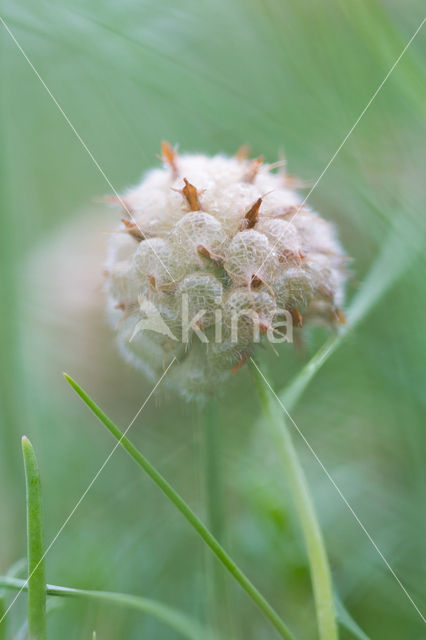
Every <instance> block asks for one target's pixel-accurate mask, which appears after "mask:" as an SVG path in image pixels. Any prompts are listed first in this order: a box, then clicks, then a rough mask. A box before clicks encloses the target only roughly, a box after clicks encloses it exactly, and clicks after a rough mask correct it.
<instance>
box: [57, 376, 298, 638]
mask: <svg viewBox="0 0 426 640" xmlns="http://www.w3.org/2000/svg"><path fill="white" fill-rule="evenodd" d="M64 375H65V378H66V380H67V381H68V382H69V384H70V385H71V386H72V388H73V389H74V390H75V391H76V393H77V394H78V395H79V396H80V398H81V399H82V400H83V402H85V404H87V406H88V407H89V409H91V411H92V412H93V413H94V414H95V416H96V417H97V418H98V419H99V420H100V421H101V422H102V424H104V425H105V427H106V428H107V429H108V431H110V433H111V434H112V435H113V436H114V437H115V438H116V439H117V441H118V443H119V444H120V445H121V446H122V447H123V449H124V450H125V451H127V453H128V454H129V455H130V456H131V457H132V458H133V459H134V460H135V462H136V463H137V464H138V465H139V466H140V467H141V468H142V469H143V470H144V471H145V473H146V474H147V475H148V476H149V477H150V478H151V479H152V480H153V481H154V482H155V484H156V485H157V486H158V487H159V488H160V489H161V491H162V492H163V493H164V494H165V496H166V497H167V498H168V499H169V500H170V501H171V502H172V503H173V504H174V505H175V507H176V508H177V509H178V510H179V511H180V512H181V513H182V515H183V516H184V517H185V519H186V520H187V521H188V522H189V524H190V525H191V526H192V528H193V529H194V530H195V531H196V532H197V533H198V535H199V536H200V537H201V539H202V540H203V541H204V542H205V543H206V544H207V545H208V546H209V547H210V549H211V550H212V552H213V553H214V554H215V556H216V557H217V558H218V559H219V560H220V561H221V563H222V564H223V565H224V567H225V568H226V569H227V570H228V571H229V573H230V574H231V575H232V576H233V577H234V578H235V580H236V581H237V582H238V584H239V585H240V586H241V587H242V588H243V589H244V591H245V592H246V593H247V594H248V595H249V597H250V598H251V599H252V600H253V602H255V604H256V605H257V606H258V607H259V609H260V610H261V611H262V613H263V614H264V616H265V617H266V618H267V619H268V620H269V621H270V622H271V624H272V625H273V626H274V627H275V629H276V630H277V631H278V633H279V634H280V636H281V637H282V638H285V639H286V640H294V635H293V634H292V632H291V631H290V630H289V628H288V627H287V625H286V624H285V622H284V621H283V620H282V619H281V618H280V616H279V615H278V613H277V612H276V611H275V609H274V608H273V607H272V606H271V605H270V604H269V602H268V601H267V600H266V599H265V598H264V596H263V595H262V594H261V593H260V592H259V591H258V589H257V588H256V587H255V586H254V584H253V583H252V582H251V581H250V580H249V579H248V578H247V576H246V575H245V574H244V573H243V572H242V571H241V569H240V568H239V567H238V566H237V564H236V563H235V562H234V560H233V559H232V558H231V556H230V555H229V554H228V553H227V552H226V551H225V549H224V548H223V547H222V545H221V544H220V543H219V542H218V541H217V540H216V538H215V537H214V536H213V535H212V533H211V532H210V531H209V529H207V527H206V526H205V525H204V524H203V523H202V522H201V520H200V519H199V518H198V516H196V515H195V513H194V512H193V511H192V509H191V508H190V507H189V505H188V504H187V503H186V502H185V500H183V498H182V497H181V496H180V495H179V494H178V493H177V492H176V491H175V490H174V489H173V487H172V486H171V485H170V484H169V483H168V482H167V480H166V479H165V478H164V477H163V476H162V475H161V474H160V473H159V472H158V471H157V469H156V468H155V467H154V466H153V465H152V464H151V463H150V462H149V461H148V460H147V459H146V458H145V456H144V455H143V454H142V453H141V452H140V451H139V450H138V449H137V448H136V447H135V445H133V444H132V443H131V442H130V440H128V439H127V438H126V437H125V436H124V434H123V433H122V432H121V431H120V429H119V428H118V427H117V426H116V425H115V424H114V423H113V422H112V421H111V420H110V419H109V418H108V417H107V416H106V415H105V414H104V413H103V411H102V410H101V409H100V407H98V405H97V404H96V403H95V402H94V401H93V400H92V399H91V398H90V397H89V396H88V395H87V393H86V392H85V391H84V390H83V389H82V388H81V387H80V386H79V385H78V384H77V382H75V380H73V379H72V378H70V376H68V375H67V374H64Z"/></svg>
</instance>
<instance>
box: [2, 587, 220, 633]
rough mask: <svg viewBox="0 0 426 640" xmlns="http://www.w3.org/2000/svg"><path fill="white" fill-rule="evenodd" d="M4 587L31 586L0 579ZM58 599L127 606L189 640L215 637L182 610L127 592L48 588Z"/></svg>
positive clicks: (25, 588)
mask: <svg viewBox="0 0 426 640" xmlns="http://www.w3.org/2000/svg"><path fill="white" fill-rule="evenodd" d="M0 586H1V587H3V588H5V589H17V590H18V589H23V590H27V589H28V586H27V585H26V583H25V580H19V579H17V578H8V577H7V576H4V577H0ZM46 594H47V595H49V596H58V597H71V598H80V599H83V600H84V599H86V600H87V599H89V600H98V601H101V602H105V603H108V604H112V605H116V606H120V607H126V608H128V609H134V610H136V611H141V612H142V613H145V614H148V615H151V616H153V617H154V618H157V619H158V620H160V621H161V622H163V623H164V624H165V625H168V626H169V627H171V628H172V629H174V630H175V631H178V632H179V633H181V634H182V635H183V636H185V637H186V638H188V639H189V640H200V638H206V639H208V638H212V635H211V633H210V631H209V630H207V629H206V628H205V627H203V626H202V625H201V624H199V623H197V622H195V621H194V620H191V618H189V617H188V616H186V615H184V614H183V613H181V612H180V611H177V610H176V609H173V608H172V607H169V606H167V605H164V604H162V603H160V602H157V601H155V600H151V599H148V598H142V597H140V596H134V595H130V594H127V593H115V592H111V591H91V590H90V589H71V588H68V587H60V586H56V585H51V584H47V585H45V595H46Z"/></svg>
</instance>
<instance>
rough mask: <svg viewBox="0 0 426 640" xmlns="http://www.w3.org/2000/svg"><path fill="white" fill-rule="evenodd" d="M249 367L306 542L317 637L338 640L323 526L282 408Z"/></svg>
mask: <svg viewBox="0 0 426 640" xmlns="http://www.w3.org/2000/svg"><path fill="white" fill-rule="evenodd" d="M250 364H251V368H252V371H253V374H254V379H255V385H256V388H257V391H258V394H259V399H260V402H261V405H262V409H263V413H264V417H265V418H266V420H267V422H268V424H269V426H270V427H271V431H272V434H273V437H274V440H275V442H276V446H277V451H278V452H279V455H280V457H281V460H282V463H283V469H284V471H285V473H286V476H287V479H288V484H289V487H290V491H291V494H292V498H293V501H294V503H295V507H296V511H297V514H298V517H299V522H300V526H301V529H302V533H303V537H304V539H305V544H306V548H307V552H308V558H309V566H310V570H311V579H312V585H313V591H314V597H315V606H316V610H317V621H318V632H319V634H318V635H319V638H320V640H337V638H338V629H337V620H336V612H335V609H334V597H333V585H332V579H331V571H330V566H329V563H328V558H327V552H326V549H325V544H324V540H323V537H322V532H321V527H320V524H319V522H318V519H317V516H316V513H315V508H314V505H313V502H312V498H311V495H310V492H309V488H308V484H307V481H306V478H305V474H304V472H303V469H302V466H301V464H300V462H299V459H298V457H297V453H296V450H295V448H294V445H293V442H292V439H291V435H290V432H289V430H288V428H287V424H286V420H285V417H284V414H283V412H282V410H281V407H280V406H279V404H278V401H277V399H276V398H275V397H274V395H273V393H272V391H271V390H270V389H269V387H268V385H267V383H266V381H265V378H264V377H263V374H262V373H261V371H260V369H259V368H258V367H257V365H256V364H255V363H254V362H253V360H252V361H251V363H250Z"/></svg>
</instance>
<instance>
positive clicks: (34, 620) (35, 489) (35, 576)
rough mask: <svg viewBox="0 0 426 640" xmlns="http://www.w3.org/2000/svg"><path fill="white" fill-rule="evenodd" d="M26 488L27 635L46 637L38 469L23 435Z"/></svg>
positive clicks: (36, 639)
mask: <svg viewBox="0 0 426 640" xmlns="http://www.w3.org/2000/svg"><path fill="white" fill-rule="evenodd" d="M22 453H23V456H24V466H25V478H26V489H27V545H28V635H29V638H30V640H46V576H45V566H44V540H43V538H44V534H43V512H42V499H41V484H40V472H39V469H38V464H37V459H36V456H35V453H34V449H33V447H32V445H31V442H30V441H29V440H28V438H27V437H26V436H23V438H22Z"/></svg>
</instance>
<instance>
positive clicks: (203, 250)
mask: <svg viewBox="0 0 426 640" xmlns="http://www.w3.org/2000/svg"><path fill="white" fill-rule="evenodd" d="M197 251H198V253H199V254H200V256H203V258H208V259H209V260H211V261H212V262H214V263H215V264H222V262H223V258H222V256H218V255H217V254H216V253H213V252H212V251H210V249H207V247H205V246H204V245H203V244H199V245H198V246H197Z"/></svg>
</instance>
